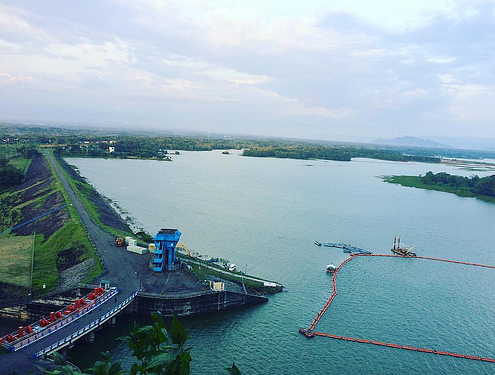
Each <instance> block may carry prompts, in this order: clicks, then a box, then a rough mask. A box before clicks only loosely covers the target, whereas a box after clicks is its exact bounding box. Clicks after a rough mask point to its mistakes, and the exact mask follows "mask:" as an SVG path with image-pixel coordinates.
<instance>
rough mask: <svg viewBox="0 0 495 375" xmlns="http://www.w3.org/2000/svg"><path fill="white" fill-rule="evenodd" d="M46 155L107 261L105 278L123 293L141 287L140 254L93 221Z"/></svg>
mask: <svg viewBox="0 0 495 375" xmlns="http://www.w3.org/2000/svg"><path fill="white" fill-rule="evenodd" d="M45 155H46V156H47V159H48V161H49V162H50V164H51V165H52V166H53V168H54V170H55V172H56V173H57V175H58V177H59V178H60V181H61V182H62V185H63V187H64V189H65V191H66V192H67V194H68V195H69V199H70V200H71V202H72V204H73V206H74V208H75V209H76V212H77V214H78V215H79V217H80V218H81V221H82V223H83V226H84V228H85V229H86V230H87V232H88V234H89V238H90V239H91V241H92V242H93V244H94V245H95V246H96V250H97V251H98V254H99V255H100V256H101V257H102V259H103V261H104V263H105V267H106V269H107V271H106V273H105V275H104V277H105V279H107V280H109V281H110V284H112V285H117V286H118V287H119V290H120V291H121V293H124V294H127V295H131V294H132V293H133V292H135V291H136V290H138V289H139V277H138V275H137V273H136V271H135V269H134V267H133V263H134V262H133V260H135V259H137V258H138V257H139V255H137V254H132V253H129V252H127V251H123V249H122V248H117V247H116V246H115V238H114V236H112V235H111V234H109V233H107V232H106V231H105V230H103V229H102V228H101V227H100V226H99V225H97V224H96V223H95V222H94V221H93V219H92V218H91V216H90V215H89V213H88V212H87V211H86V208H85V207H84V205H83V204H82V202H81V200H80V199H79V198H78V196H77V195H76V194H75V193H74V191H73V190H72V188H71V186H70V185H69V183H68V181H67V179H66V178H65V175H64V174H63V173H62V171H61V170H60V167H59V165H58V163H57V162H56V161H55V160H54V158H53V155H52V154H48V153H47V154H45Z"/></svg>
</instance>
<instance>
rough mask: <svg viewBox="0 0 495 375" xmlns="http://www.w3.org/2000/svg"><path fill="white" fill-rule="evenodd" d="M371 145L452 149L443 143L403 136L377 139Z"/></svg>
mask: <svg viewBox="0 0 495 375" xmlns="http://www.w3.org/2000/svg"><path fill="white" fill-rule="evenodd" d="M371 143H374V144H378V145H390V146H411V147H429V148H452V146H449V145H447V144H444V143H438V142H435V141H432V140H430V139H424V138H418V137H411V136H408V135H406V136H404V137H396V138H391V139H385V138H379V139H376V140H374V141H372V142H371Z"/></svg>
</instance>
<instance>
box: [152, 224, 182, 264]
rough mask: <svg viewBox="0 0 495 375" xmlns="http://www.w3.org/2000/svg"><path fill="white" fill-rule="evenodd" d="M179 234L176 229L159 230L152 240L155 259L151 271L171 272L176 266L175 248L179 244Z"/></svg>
mask: <svg viewBox="0 0 495 375" xmlns="http://www.w3.org/2000/svg"><path fill="white" fill-rule="evenodd" d="M180 235H181V233H180V232H179V231H178V230H177V229H161V230H160V231H159V232H158V233H157V234H156V235H155V237H154V238H153V241H154V242H155V258H154V259H153V271H155V272H162V271H163V269H165V270H173V269H174V268H175V265H176V259H175V246H176V245H177V242H179V238H180Z"/></svg>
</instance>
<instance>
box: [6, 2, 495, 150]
mask: <svg viewBox="0 0 495 375" xmlns="http://www.w3.org/2000/svg"><path fill="white" fill-rule="evenodd" d="M0 98H1V100H0V121H9V122H16V121H18V122H36V123H48V124H49V123H54V124H90V125H92V126H102V127H117V128H122V129H154V130H163V131H187V132H191V131H193V132H194V131H198V132H203V133H204V132H207V133H225V134H246V135H261V136H282V137H294V138H308V139H321V140H339V141H369V140H373V139H376V138H393V137H399V136H404V135H410V136H420V137H427V138H428V137H430V138H435V137H447V136H448V137H475V138H485V139H486V138H495V105H494V104H495V1H494V0H490V1H477V0H471V1H467V0H415V1H410V0H374V1H369V0H304V1H303V0H283V1H282V0H270V1H266V0H247V1H246V0H242V1H241V0H211V1H203V0H105V1H104V0H87V1H66V0H43V1H39V0H33V1H28V0H15V1H9V0H0Z"/></svg>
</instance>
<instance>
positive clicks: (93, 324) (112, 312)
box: [34, 291, 139, 358]
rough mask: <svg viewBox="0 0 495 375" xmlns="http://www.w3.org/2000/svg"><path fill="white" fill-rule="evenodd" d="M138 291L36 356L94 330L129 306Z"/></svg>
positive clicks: (35, 356)
mask: <svg viewBox="0 0 495 375" xmlns="http://www.w3.org/2000/svg"><path fill="white" fill-rule="evenodd" d="M138 293H139V291H137V292H134V293H133V294H132V295H131V296H130V297H128V298H126V299H125V300H124V301H123V302H121V303H120V304H119V305H117V306H116V307H114V308H113V309H112V310H110V311H108V312H107V313H106V314H104V315H102V316H100V317H99V318H98V319H96V320H94V321H93V322H91V323H89V324H88V325H86V326H85V327H83V328H81V329H79V330H77V331H76V332H74V333H73V334H72V335H70V336H67V337H65V338H63V339H62V340H59V341H57V342H56V343H54V344H52V345H50V346H48V347H46V348H45V349H42V350H40V351H38V352H36V353H34V358H38V357H40V356H42V355H44V354H47V353H50V352H52V351H54V350H55V349H57V348H59V347H61V346H65V344H67V343H68V342H69V343H70V342H72V340H73V339H76V338H78V337H80V336H83V335H84V334H85V333H87V332H89V331H91V330H93V329H94V328H95V327H98V326H100V325H101V324H102V323H104V322H105V321H106V320H108V319H110V318H111V317H112V316H114V315H116V314H117V313H119V312H120V311H122V310H123V309H124V308H125V307H127V305H129V304H130V303H131V302H132V301H133V300H134V298H136V296H137V294H138Z"/></svg>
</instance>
